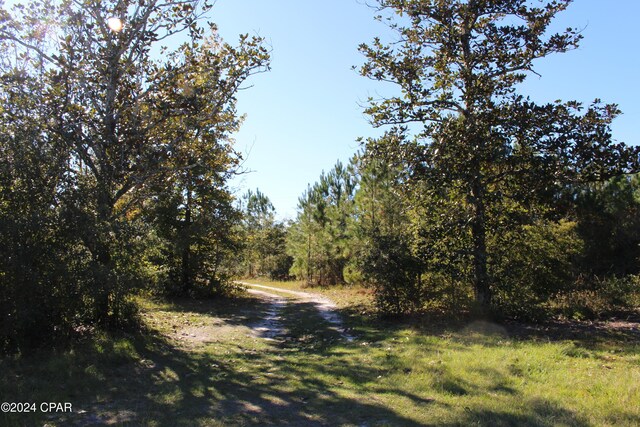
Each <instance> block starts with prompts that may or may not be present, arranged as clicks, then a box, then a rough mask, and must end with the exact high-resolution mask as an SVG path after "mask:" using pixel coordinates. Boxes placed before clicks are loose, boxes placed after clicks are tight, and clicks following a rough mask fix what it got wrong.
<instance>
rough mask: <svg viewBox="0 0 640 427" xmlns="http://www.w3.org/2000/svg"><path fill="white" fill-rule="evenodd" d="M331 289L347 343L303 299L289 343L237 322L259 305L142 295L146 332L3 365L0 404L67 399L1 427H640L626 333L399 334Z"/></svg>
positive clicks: (436, 329) (2, 419) (637, 369)
mask: <svg viewBox="0 0 640 427" xmlns="http://www.w3.org/2000/svg"><path fill="white" fill-rule="evenodd" d="M270 285H274V283H270ZM276 285H277V284H276ZM295 286H298V288H295ZM288 287H289V289H299V284H298V285H295V284H292V283H289V284H288ZM303 290H305V289H303ZM306 290H309V289H306ZM311 291H313V292H315V291H316V289H312V290H311ZM321 292H322V293H325V294H328V291H326V290H325V291H321ZM331 292H333V296H334V298H336V299H338V302H339V305H340V306H341V307H344V310H345V313H348V314H349V316H348V322H350V325H351V326H353V327H354V328H355V330H354V333H355V334H356V335H357V336H358V337H359V338H358V340H356V341H354V342H352V343H349V342H345V341H344V340H342V339H340V337H339V335H338V334H337V333H336V332H335V331H333V330H331V329H330V328H329V327H328V326H329V325H327V324H326V323H325V322H324V321H323V320H322V319H321V318H320V317H319V316H318V315H317V313H316V312H315V309H314V308H313V307H312V306H311V305H310V304H299V303H298V304H296V303H293V302H291V303H290V304H289V305H288V306H287V307H286V308H285V309H284V310H283V319H284V324H283V327H284V330H285V334H284V335H283V336H282V337H279V338H280V339H278V340H275V341H267V340H263V339H260V338H256V337H255V336H253V335H252V334H251V330H250V328H249V327H248V326H250V325H252V324H255V323H256V322H257V321H258V320H259V319H260V318H261V316H262V315H263V314H264V312H265V311H266V310H267V309H268V308H269V307H268V304H266V303H265V302H263V301H261V300H259V299H255V298H250V297H242V298H238V299H234V300H219V301H206V302H193V301H183V302H180V303H174V304H168V303H153V302H150V301H147V300H142V301H141V303H142V305H143V319H144V321H145V323H146V324H147V325H148V328H149V331H148V332H147V333H144V334H139V335H121V336H116V337H114V336H111V337H108V336H99V337H95V338H92V339H90V340H87V341H84V342H83V343H81V344H79V345H78V346H77V348H75V349H73V350H72V351H67V352H63V353H53V354H51V353H49V354H42V355H34V356H30V357H23V358H5V359H2V360H1V361H0V371H1V372H2V377H1V378H0V396H2V399H1V400H2V401H36V402H39V401H47V402H48V401H62V402H64V401H69V402H72V403H73V407H74V413H72V414H70V415H69V414H66V415H65V414H62V415H50V414H33V415H24V414H20V415H14V416H7V415H0V425H3V426H4V425H7V426H13V425H15V426H22V425H42V424H44V423H47V424H48V425H50V426H56V425H68V424H74V423H78V424H79V425H83V424H82V423H85V424H90V423H91V422H94V423H100V422H101V423H114V424H116V425H148V426H180V425H184V426H191V425H196V426H197V425H202V426H218V425H352V426H364V425H367V426H386V425H388V426H397V425H407V426H412V425H449V426H453V425H460V426H467V425H486V426H521V425H524V426H527V425H529V426H558V425H560V426H562V425H577V426H591V425H594V426H595V425H597V426H600V425H638V424H640V405H639V404H638V402H640V343H639V342H638V339H637V335H635V336H634V335H629V334H608V333H603V334H600V335H590V334H581V333H579V332H577V333H575V334H573V335H571V337H570V339H568V338H566V337H564V335H562V334H559V333H558V332H557V331H551V332H549V333H548V334H546V332H544V331H539V330H537V331H535V332H531V333H530V332H526V333H525V332H523V331H522V330H521V328H520V329H517V330H516V329H514V328H513V327H503V326H499V325H493V324H488V323H483V322H470V323H464V322H462V321H456V322H453V323H447V322H442V321H440V322H434V323H433V324H420V323H416V322H414V323H413V324H412V325H411V326H407V325H403V324H398V323H390V322H382V321H380V320H378V319H376V318H375V317H373V316H362V315H359V314H358V313H359V312H358V311H357V310H351V309H350V308H349V307H353V305H349V304H350V303H349V301H351V303H353V304H356V305H361V306H366V295H365V294H361V295H359V296H358V294H357V293H353V292H351V293H350V292H347V291H346V290H344V295H343V297H339V293H340V292H343V290H339V289H338V290H332V291H331ZM351 294H353V295H355V296H353V295H351ZM336 295H338V297H336ZM349 295H351V296H349ZM350 298H351V299H350Z"/></svg>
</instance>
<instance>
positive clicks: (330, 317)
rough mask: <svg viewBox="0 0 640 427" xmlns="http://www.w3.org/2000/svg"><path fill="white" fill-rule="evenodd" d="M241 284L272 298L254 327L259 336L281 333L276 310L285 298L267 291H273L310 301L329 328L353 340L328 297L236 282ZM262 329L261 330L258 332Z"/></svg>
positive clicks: (277, 310)
mask: <svg viewBox="0 0 640 427" xmlns="http://www.w3.org/2000/svg"><path fill="white" fill-rule="evenodd" d="M237 283H239V284H241V285H244V286H247V287H249V288H248V289H247V292H249V293H252V294H254V295H259V296H262V297H266V298H269V299H271V300H273V302H272V305H271V309H270V310H269V311H268V313H267V317H266V318H265V319H264V320H263V321H262V322H260V324H259V325H258V326H257V327H256V330H258V332H259V334H260V336H263V337H267V338H273V337H275V336H276V335H279V334H280V333H281V330H280V329H279V326H278V319H279V316H278V312H279V311H280V309H281V308H282V307H283V305H284V304H286V301H287V299H286V298H283V297H282V296H280V295H278V294H274V293H271V292H267V291H275V292H278V293H280V294H287V295H293V296H295V297H296V298H294V299H292V301H293V302H297V303H311V304H313V305H314V306H315V308H316V309H317V310H318V313H319V314H320V316H321V317H322V318H323V319H324V320H325V321H327V322H328V323H329V324H331V325H332V326H331V329H333V330H335V331H337V332H339V333H340V335H342V337H343V338H344V339H345V340H347V341H353V340H354V337H353V336H352V335H351V334H349V333H348V332H347V331H346V328H345V327H344V324H343V323H342V319H340V316H339V315H338V313H336V310H337V306H336V304H335V303H334V302H333V301H331V300H330V299H329V298H326V297H324V296H322V295H319V294H314V293H311V292H302V291H292V290H289V289H282V288H277V287H274V286H266V285H258V284H255V283H247V282H237ZM256 288H257V289H256ZM260 331H263V332H260Z"/></svg>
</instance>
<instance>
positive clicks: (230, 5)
mask: <svg viewBox="0 0 640 427" xmlns="http://www.w3.org/2000/svg"><path fill="white" fill-rule="evenodd" d="M374 15H375V13H374V11H373V10H372V9H370V8H369V7H367V6H366V5H365V4H364V1H363V0H324V1H321V2H319V1H308V0H305V1H301V0H272V1H266V0H217V2H216V4H215V6H214V9H213V11H212V13H211V20H212V21H214V22H216V24H217V25H218V30H219V33H220V35H221V36H222V37H223V38H224V39H225V41H227V42H229V43H232V44H233V42H234V41H235V40H237V35H238V34H240V33H249V34H257V35H260V36H262V37H265V38H266V40H267V42H268V44H269V45H270V47H271V49H272V62H271V65H272V70H271V71H270V72H268V73H266V74H261V75H257V76H254V78H252V79H251V82H250V83H251V84H252V85H253V86H252V87H251V88H249V89H247V90H245V91H242V93H240V94H239V102H238V110H239V112H241V113H243V114H246V119H245V122H244V124H243V126H242V128H241V130H240V131H239V132H238V133H237V134H236V135H235V139H236V148H237V149H239V150H240V151H241V152H243V153H244V155H245V157H246V161H245V164H244V166H245V167H246V169H248V170H249V171H251V172H249V173H246V174H244V175H242V176H241V177H239V178H237V179H236V180H235V181H234V182H233V187H234V188H235V189H236V190H237V191H238V192H239V193H240V194H241V193H244V192H245V191H246V190H247V189H255V188H259V189H260V190H261V191H262V192H263V193H265V194H266V195H267V196H268V197H269V198H270V199H271V201H272V202H273V204H274V205H275V207H276V210H277V212H278V216H279V217H280V218H294V217H295V213H296V204H297V200H298V197H299V196H300V195H301V194H302V193H303V191H304V190H305V189H306V188H307V185H308V184H309V183H311V184H313V183H314V182H316V181H317V180H318V178H319V176H320V174H321V172H322V171H323V170H325V171H326V170H329V169H330V168H332V166H333V165H334V164H335V163H336V161H337V160H341V161H343V162H346V161H348V159H349V158H350V157H351V155H352V154H353V153H355V151H356V150H357V149H358V147H359V145H358V143H357V142H356V139H357V138H358V137H370V136H376V135H380V134H381V130H379V129H373V128H372V127H371V125H370V124H369V123H368V121H367V117H366V116H364V115H363V107H362V105H363V104H364V102H365V101H366V99H367V97H368V96H375V95H376V94H377V93H379V92H380V91H384V90H385V88H384V87H383V86H382V84H380V83H379V82H374V81H370V80H368V79H366V78H364V77H361V76H359V75H358V73H357V71H354V70H352V67H353V66H359V65H361V64H362V63H363V62H364V58H363V56H362V55H361V54H360V53H359V52H358V49H357V47H358V45H359V44H360V43H363V42H370V41H371V40H372V39H373V37H375V36H376V35H385V34H386V35H388V34H389V31H388V29H387V28H386V27H385V26H384V25H383V24H381V23H379V22H377V21H375V20H374V19H373V16H374ZM639 16H640V1H638V0H609V1H602V0H576V1H575V2H574V4H573V5H571V6H570V8H569V9H568V10H567V11H565V12H563V13H562V14H560V15H559V16H558V17H557V19H556V21H555V22H554V24H553V26H554V28H555V29H557V30H562V29H564V28H566V27H569V26H571V27H578V28H581V29H582V34H583V36H584V39H583V41H582V43H581V46H580V48H579V49H577V50H575V51H571V52H568V53H565V54H557V55H554V56H550V57H547V58H545V59H542V60H539V61H538V62H537V63H536V66H535V70H536V71H537V72H538V73H539V74H541V76H542V77H538V76H535V75H534V76H531V77H530V78H529V79H528V81H527V82H526V83H525V84H524V85H522V86H521V88H520V93H522V94H525V95H529V96H531V98H532V99H534V100H535V101H538V102H548V101H554V100H556V99H562V100H571V99H575V100H578V101H581V102H584V103H589V102H591V101H593V100H594V99H595V98H601V99H602V100H603V101H604V102H612V103H617V104H618V105H619V106H620V109H621V110H622V111H623V115H622V116H621V117H619V118H617V119H616V120H615V122H614V124H613V135H614V138H615V139H617V140H619V141H624V142H627V143H629V144H632V145H637V144H638V143H640V140H639V139H640V133H639V132H638V131H637V130H638V125H639V124H640V82H639V81H638V77H640V46H639V42H640V36H638V32H637V28H638V17H639Z"/></svg>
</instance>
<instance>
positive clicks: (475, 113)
mask: <svg viewBox="0 0 640 427" xmlns="http://www.w3.org/2000/svg"><path fill="white" fill-rule="evenodd" d="M378 3H379V6H380V7H379V10H380V12H381V13H382V14H384V13H386V12H390V14H389V16H388V17H387V19H388V20H389V22H390V25H391V28H392V29H394V30H396V31H397V33H398V36H399V39H398V40H397V41H392V42H391V43H389V44H384V43H383V42H382V41H381V40H380V39H379V38H376V39H375V40H374V41H373V42H372V43H371V45H366V44H363V45H361V46H360V50H361V52H362V53H363V54H364V55H365V56H366V58H367V62H366V63H365V64H364V65H363V66H362V68H361V73H362V75H364V76H366V77H369V78H371V79H374V80H379V81H385V82H391V83H395V84H396V85H397V87H398V88H399V90H400V94H399V95H398V96H390V97H387V98H383V99H380V100H374V99H371V100H370V101H371V102H370V106H369V108H367V110H366V112H367V113H368V114H369V115H370V117H371V121H372V123H373V124H374V125H375V126H385V125H387V126H394V128H393V130H392V132H393V133H396V134H400V135H407V134H408V133H409V131H412V133H413V135H414V138H413V139H409V138H407V137H404V136H403V137H402V138H401V139H400V142H399V143H394V148H395V149H392V150H390V155H391V156H392V157H394V158H396V159H399V160H400V161H401V163H403V164H405V165H406V166H405V167H406V168H407V171H408V172H409V173H410V175H411V181H413V182H416V183H417V185H416V186H415V189H414V191H415V192H421V193H425V194H426V195H425V196H419V198H420V199H422V200H424V201H425V203H426V204H427V206H426V207H425V208H424V209H425V210H426V211H430V210H431V209H432V208H431V206H432V205H434V204H435V205H436V206H438V209H440V208H444V209H445V210H447V211H448V212H449V213H450V214H452V215H453V217H450V218H447V219H446V221H445V222H449V223H452V224H453V223H455V224H458V226H457V227H446V226H444V225H445V224H444V222H443V223H442V224H440V225H438V224H436V227H435V230H436V231H438V230H441V231H442V232H444V233H446V234H445V235H442V236H441V237H440V238H439V239H438V240H431V239H429V241H426V242H425V244H424V245H422V246H429V245H431V244H434V245H444V246H448V247H450V246H453V247H456V248H461V247H464V246H465V245H466V243H465V244H463V243H462V242H467V241H468V243H469V248H470V251H469V252H468V253H467V254H464V256H463V257H462V258H459V259H460V260H463V261H464V264H462V265H461V269H460V271H458V272H457V273H456V274H457V276H464V275H465V274H466V272H467V271H470V273H471V275H470V278H471V281H472V283H473V289H474V293H475V299H476V301H477V303H478V304H479V305H480V306H481V307H483V308H484V309H485V310H487V309H489V307H490V306H491V305H492V304H494V303H496V300H494V298H493V296H494V294H496V293H500V292H501V291H502V290H501V289H500V288H499V286H501V284H503V283H505V280H504V278H501V277H495V276H494V273H496V272H497V271H492V270H491V269H490V262H491V259H492V257H495V256H496V254H495V253H492V248H491V247H490V245H489V243H490V241H491V240H492V239H494V238H496V237H497V236H500V235H504V234H505V233H509V232H511V231H512V230H517V229H518V228H519V227H521V226H523V225H527V224H530V225H531V224H534V223H535V222H536V221H537V220H538V214H537V211H538V207H540V206H542V207H547V206H549V207H554V206H555V205H556V202H557V201H558V199H559V197H558V196H559V194H561V192H562V191H564V189H565V188H567V187H568V186H571V185H575V184H577V183H581V182H590V181H598V180H604V179H607V178H609V177H612V176H616V175H620V174H623V173H629V172H635V171H638V170H639V169H640V168H639V162H640V148H639V147H628V146H626V145H624V144H619V143H614V142H613V141H612V139H611V134H610V130H609V124H610V123H611V120H613V119H614V118H615V117H616V115H618V114H619V111H618V109H617V107H616V106H615V105H603V104H602V103H601V102H600V101H599V100H596V101H595V102H594V103H593V104H592V105H590V106H589V107H587V108H586V109H585V108H584V107H583V106H582V105H581V104H580V103H577V102H574V101H571V102H566V103H560V102H556V103H551V104H545V105H537V104H535V103H533V102H532V101H531V100H529V99H528V98H524V97H523V96H521V95H519V94H517V93H516V87H517V85H518V84H519V83H521V82H523V81H524V80H525V79H526V77H527V76H528V75H530V74H531V73H532V72H533V62H534V61H535V60H537V59H540V58H544V57H546V56H548V55H550V54H553V53H558V52H566V51H568V50H570V49H574V48H576V47H577V46H578V43H579V41H580V38H581V35H580V34H579V32H578V31H577V30H576V29H573V28H568V29H567V30H565V31H564V32H561V33H557V34H549V32H548V29H549V27H550V24H551V22H552V21H553V18H554V17H555V16H556V15H557V14H558V13H559V12H562V11H563V10H565V9H566V8H567V7H568V6H569V4H570V3H571V1H569V0H567V1H543V2H541V3H540V5H539V6H532V5H531V4H530V2H528V1H526V0H500V1H491V2H487V1H462V0H445V1H440V0H437V1H436V0H421V1H404V0H379V2H378ZM383 18H384V17H383V16H382V15H381V16H380V19H383ZM409 125H412V126H409ZM505 207H506V208H507V209H510V208H513V209H514V213H516V214H517V215H508V216H507V217H506V218H505V216H504V214H503V212H504V211H505ZM427 221H429V220H427ZM421 228H425V227H421ZM426 229H427V231H428V233H427V234H429V235H432V234H433V233H432V231H433V229H432V228H431V227H426ZM457 239H459V240H460V243H458V244H455V243H453V241H455V240H457ZM443 240H444V241H443ZM429 251H430V249H425V250H424V251H423V252H425V253H428V252H429ZM442 253H444V254H445V255H446V251H444V252H442ZM453 255H454V257H455V256H456V254H455V252H454V253H453ZM428 258H431V256H429V257H428ZM429 261H430V259H425V262H426V263H427V264H428V263H429ZM436 265H437V263H436ZM440 273H442V274H445V275H450V274H451V272H450V271H440Z"/></svg>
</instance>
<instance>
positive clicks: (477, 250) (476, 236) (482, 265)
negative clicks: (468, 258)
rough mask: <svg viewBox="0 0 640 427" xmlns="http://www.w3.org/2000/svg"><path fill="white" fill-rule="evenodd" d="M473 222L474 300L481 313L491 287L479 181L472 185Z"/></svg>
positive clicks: (482, 191) (483, 209) (488, 301)
mask: <svg viewBox="0 0 640 427" xmlns="http://www.w3.org/2000/svg"><path fill="white" fill-rule="evenodd" d="M472 201H473V207H474V212H473V221H472V224H471V234H472V236H473V267H474V292H475V300H476V302H477V303H478V305H479V306H480V308H481V309H482V310H483V311H485V312H486V311H488V309H489V307H490V306H491V297H492V295H491V287H490V279H489V273H488V271H487V228H486V227H487V226H486V217H485V206H484V187H483V186H482V183H481V182H480V180H476V181H475V182H474V183H473V189H472Z"/></svg>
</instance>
